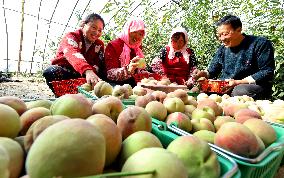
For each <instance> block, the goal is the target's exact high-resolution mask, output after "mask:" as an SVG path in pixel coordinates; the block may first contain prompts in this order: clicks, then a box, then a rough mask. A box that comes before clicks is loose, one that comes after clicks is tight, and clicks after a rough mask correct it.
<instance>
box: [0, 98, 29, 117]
mask: <svg viewBox="0 0 284 178" xmlns="http://www.w3.org/2000/svg"><path fill="white" fill-rule="evenodd" d="M0 103H2V104H6V105H8V106H10V107H11V108H13V109H15V110H16V111H17V113H18V114H19V115H22V114H23V113H24V112H25V111H26V110H27V106H26V103H25V102H24V101H23V100H21V99H20V98H19V97H16V96H1V97H0Z"/></svg>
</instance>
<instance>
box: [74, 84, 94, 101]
mask: <svg viewBox="0 0 284 178" xmlns="http://www.w3.org/2000/svg"><path fill="white" fill-rule="evenodd" d="M77 88H78V92H79V93H82V94H83V95H85V96H86V97H87V98H91V99H93V100H97V99H98V97H96V96H95V95H93V94H91V93H90V92H88V91H86V90H84V89H83V88H82V87H80V86H78V87H77Z"/></svg>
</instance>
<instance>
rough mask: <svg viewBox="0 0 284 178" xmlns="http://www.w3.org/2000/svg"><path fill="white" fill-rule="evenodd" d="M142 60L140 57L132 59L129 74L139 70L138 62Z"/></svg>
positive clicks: (128, 67) (128, 68)
mask: <svg viewBox="0 0 284 178" xmlns="http://www.w3.org/2000/svg"><path fill="white" fill-rule="evenodd" d="M140 59H141V58H140V57H139V56H136V57H134V58H133V59H131V61H130V63H129V64H128V66H127V70H128V72H129V73H131V74H132V73H134V71H135V69H137V68H138V65H139V63H138V61H139V60H140Z"/></svg>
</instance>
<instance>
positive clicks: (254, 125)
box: [243, 119, 277, 147]
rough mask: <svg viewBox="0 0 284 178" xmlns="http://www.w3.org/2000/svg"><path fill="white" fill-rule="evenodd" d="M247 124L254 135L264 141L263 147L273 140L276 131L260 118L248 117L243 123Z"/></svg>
mask: <svg viewBox="0 0 284 178" xmlns="http://www.w3.org/2000/svg"><path fill="white" fill-rule="evenodd" d="M243 124H244V125H245V126H247V127H248V128H249V129H250V130H251V131H252V132H253V133H254V134H255V135H257V136H258V137H259V138H260V139H261V140H262V141H263V143H264V145H265V147H268V146H269V145H270V144H271V143H273V142H275V141H276V139H277V137H276V132H275V130H274V129H273V127H272V126H271V125H269V124H267V123H266V122H264V121H263V120H260V119H249V120H247V121H245V122H244V123H243Z"/></svg>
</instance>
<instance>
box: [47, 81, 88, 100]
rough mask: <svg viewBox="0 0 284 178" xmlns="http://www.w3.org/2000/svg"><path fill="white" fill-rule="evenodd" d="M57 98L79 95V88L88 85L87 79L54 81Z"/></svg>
mask: <svg viewBox="0 0 284 178" xmlns="http://www.w3.org/2000/svg"><path fill="white" fill-rule="evenodd" d="M51 83H52V86H53V89H54V94H55V96H57V97H59V96H62V95H65V94H75V93H78V89H77V87H78V86H80V85H82V84H84V83H86V79H85V78H77V79H69V80H59V81H52V82H51Z"/></svg>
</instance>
